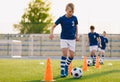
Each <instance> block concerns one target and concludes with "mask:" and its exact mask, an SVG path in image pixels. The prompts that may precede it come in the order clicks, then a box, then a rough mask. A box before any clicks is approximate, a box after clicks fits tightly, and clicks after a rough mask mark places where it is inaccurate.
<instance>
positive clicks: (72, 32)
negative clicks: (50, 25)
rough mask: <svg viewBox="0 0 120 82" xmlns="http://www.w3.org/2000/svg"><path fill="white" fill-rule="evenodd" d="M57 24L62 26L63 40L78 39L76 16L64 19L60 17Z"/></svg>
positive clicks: (64, 17)
mask: <svg viewBox="0 0 120 82" xmlns="http://www.w3.org/2000/svg"><path fill="white" fill-rule="evenodd" d="M55 24H56V25H58V24H61V28H62V31H61V39H68V40H73V39H75V38H76V25H77V24H78V20H77V17H76V16H72V17H70V18H67V17H66V16H65V15H64V16H62V17H59V18H58V20H57V21H56V22H55Z"/></svg>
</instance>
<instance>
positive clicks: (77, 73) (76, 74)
mask: <svg viewBox="0 0 120 82" xmlns="http://www.w3.org/2000/svg"><path fill="white" fill-rule="evenodd" d="M71 75H72V77H73V78H81V77H82V69H81V68H78V67H75V68H73V69H72V71H71Z"/></svg>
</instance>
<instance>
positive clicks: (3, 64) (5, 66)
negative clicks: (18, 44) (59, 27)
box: [0, 59, 120, 82]
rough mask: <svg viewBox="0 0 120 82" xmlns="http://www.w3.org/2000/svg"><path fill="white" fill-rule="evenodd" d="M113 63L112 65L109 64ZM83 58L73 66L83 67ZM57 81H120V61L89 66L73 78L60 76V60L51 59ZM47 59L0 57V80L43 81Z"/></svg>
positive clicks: (6, 81) (18, 81) (73, 63)
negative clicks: (78, 76)
mask: <svg viewBox="0 0 120 82" xmlns="http://www.w3.org/2000/svg"><path fill="white" fill-rule="evenodd" d="M109 63H112V65H109ZM82 64H83V60H74V61H73V62H72V65H73V67H81V66H82ZM51 66H52V73H53V78H54V80H56V81H55V82H120V61H110V60H109V61H108V60H107V61H105V62H104V65H101V68H100V69H96V68H95V67H94V66H91V67H88V71H85V72H83V77H82V78H80V79H73V78H72V76H71V75H69V76H67V77H66V78H60V61H59V60H51ZM45 67H46V60H33V59H31V60H30V59H0V82H41V81H42V80H43V77H44V71H45Z"/></svg>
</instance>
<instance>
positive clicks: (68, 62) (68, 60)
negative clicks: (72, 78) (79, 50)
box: [65, 57, 73, 76]
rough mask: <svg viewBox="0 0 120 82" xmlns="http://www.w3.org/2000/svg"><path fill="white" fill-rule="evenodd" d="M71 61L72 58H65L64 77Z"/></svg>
mask: <svg viewBox="0 0 120 82" xmlns="http://www.w3.org/2000/svg"><path fill="white" fill-rule="evenodd" d="M72 60H73V58H70V57H68V58H67V62H66V66H65V74H66V76H67V75H68V65H70V63H71V62H72Z"/></svg>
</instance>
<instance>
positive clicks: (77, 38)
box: [76, 25, 79, 41]
mask: <svg viewBox="0 0 120 82" xmlns="http://www.w3.org/2000/svg"><path fill="white" fill-rule="evenodd" d="M76 41H79V35H78V25H76Z"/></svg>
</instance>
